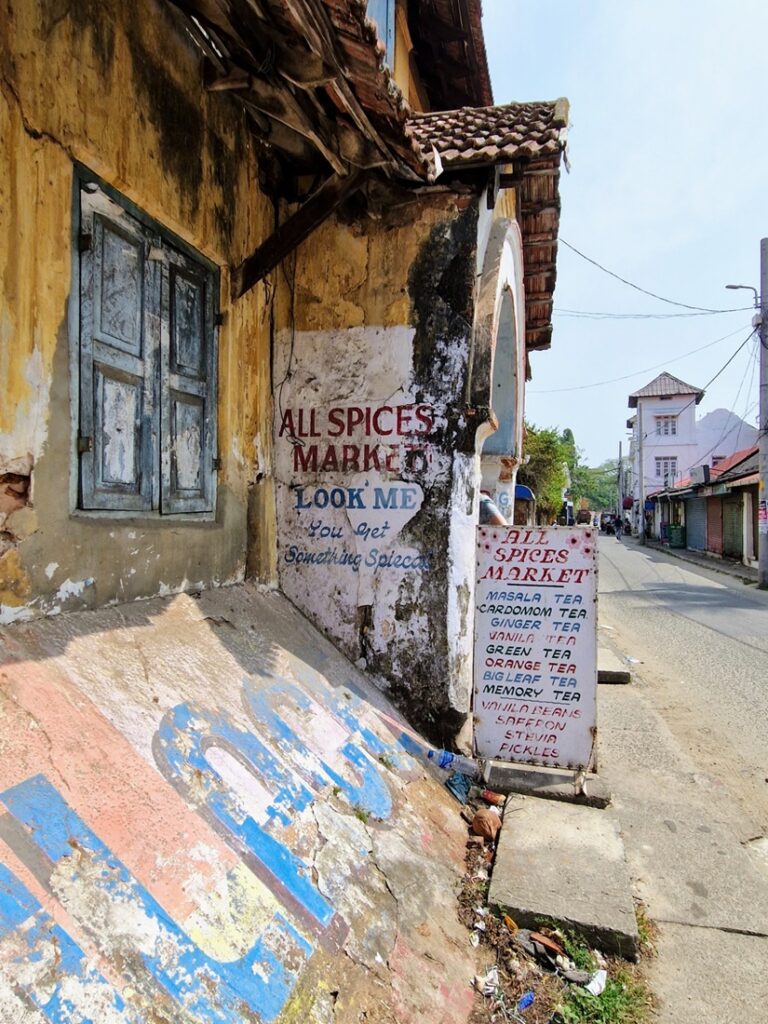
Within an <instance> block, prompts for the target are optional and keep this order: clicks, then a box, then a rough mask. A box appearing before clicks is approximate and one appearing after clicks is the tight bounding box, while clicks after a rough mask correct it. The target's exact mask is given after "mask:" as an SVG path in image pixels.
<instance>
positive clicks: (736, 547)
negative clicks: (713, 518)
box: [723, 494, 744, 561]
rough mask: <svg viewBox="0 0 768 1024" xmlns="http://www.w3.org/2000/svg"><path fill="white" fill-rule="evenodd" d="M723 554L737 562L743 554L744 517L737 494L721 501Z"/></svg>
mask: <svg viewBox="0 0 768 1024" xmlns="http://www.w3.org/2000/svg"><path fill="white" fill-rule="evenodd" d="M723 554H724V555H725V556H726V558H738V559H739V561H741V558H742V556H743V554H744V517H743V513H742V508H741V497H740V495H738V494H729V495H728V497H727V498H724V499H723Z"/></svg>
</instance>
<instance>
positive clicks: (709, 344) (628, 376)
mask: <svg viewBox="0 0 768 1024" xmlns="http://www.w3.org/2000/svg"><path fill="white" fill-rule="evenodd" d="M744 330H746V325H744V324H743V325H742V326H741V327H738V328H737V329H736V330H735V331H731V333H730V334H724V335H723V336H722V337H721V338H715V340H714V341H708V342H707V344H706V345H701V346H700V347H699V348H692V349H691V350H690V351H689V352H683V353H682V355H679V356H673V357H672V358H671V359H665V360H664V362H663V363H656V365H655V366H647V367H646V368H645V369H644V370H634V371H633V372H632V373H625V374H624V375H623V376H622V377H611V378H610V379H609V380H598V381H595V382H594V383H593V384H575V385H573V386H572V387H569V388H545V389H543V390H541V391H536V390H529V391H528V392H527V393H528V394H529V395H554V394H560V393H561V392H563V391H586V390H588V389H589V388H601V387H603V386H604V385H605V384H618V383H619V382H620V381H622V380H630V379H631V378H632V377H640V376H641V375H642V374H644V373H650V372H651V371H652V370H659V369H661V367H662V366H669V365H670V363H677V362H679V361H680V360H681V359H687V358H688V356H692V355H695V354H696V353H697V352H703V351H704V349H705V348H712V346H713V345H719V344H720V342H721V341H726V340H727V339H728V338H732V337H733V336H734V335H736V334H741V332H742V331H744Z"/></svg>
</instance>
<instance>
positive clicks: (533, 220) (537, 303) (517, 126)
mask: <svg viewBox="0 0 768 1024" xmlns="http://www.w3.org/2000/svg"><path fill="white" fill-rule="evenodd" d="M567 125H568V101H567V100H565V99H560V100H555V101H552V102H542V103H507V104H505V105H504V106H500V107H461V109H459V110H448V111H442V112H439V113H432V114H412V115H411V117H410V118H409V119H408V121H407V128H408V131H409V132H410V135H411V137H412V138H413V139H414V141H416V142H417V143H418V144H419V145H420V146H421V148H422V150H423V151H424V153H425V155H426V154H427V153H429V152H431V150H432V147H434V149H435V150H436V151H437V153H438V154H439V156H440V160H441V162H442V165H443V168H444V171H445V173H446V174H448V175H450V174H451V173H452V174H453V175H454V176H455V175H456V174H460V173H461V172H463V171H469V172H473V171H474V169H475V168H484V167H487V168H491V167H493V166H494V165H503V169H501V177H500V182H499V183H500V186H501V187H502V188H504V187H509V186H510V185H514V186H516V187H517V189H518V200H519V202H518V219H519V222H520V228H521V233H522V236H523V264H524V277H525V321H526V332H525V333H526V347H527V349H528V350H531V349H544V348H549V345H550V342H551V339H552V300H553V293H554V290H555V279H556V276H557V267H556V259H557V233H558V230H559V225H560V192H559V181H560V162H561V159H562V156H563V152H564V150H565V136H566V129H567ZM438 179H439V176H438ZM505 179H506V181H505Z"/></svg>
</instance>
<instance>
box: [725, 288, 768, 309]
mask: <svg viewBox="0 0 768 1024" xmlns="http://www.w3.org/2000/svg"><path fill="white" fill-rule="evenodd" d="M725 287H726V288H729V289H730V290H731V291H732V292H736V291H745V292H752V294H753V295H754V296H755V309H760V296H759V295H758V294H757V288H753V287H752V285H751V284H727V285H726V286H725Z"/></svg>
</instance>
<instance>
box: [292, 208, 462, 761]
mask: <svg viewBox="0 0 768 1024" xmlns="http://www.w3.org/2000/svg"><path fill="white" fill-rule="evenodd" d="M477 244H478V200H477V199H476V198H473V197H468V196H462V195H456V194H453V193H449V192H435V193H433V194H431V195H428V196H421V197H419V198H418V199H414V198H413V197H407V196H405V195H403V194H397V193H393V194H392V196H391V201H390V202H385V203H383V204H382V212H381V214H380V216H376V217H367V216H364V215H363V216H359V217H357V218H355V219H352V218H351V217H350V218H349V219H345V217H344V216H343V215H342V216H340V217H338V218H336V219H334V220H333V221H331V222H328V223H327V224H326V225H324V226H323V228H322V229H320V230H318V231H317V232H316V233H315V234H314V235H313V236H312V237H311V238H310V239H309V240H308V241H307V242H305V243H304V245H303V246H302V247H301V249H300V250H299V252H298V254H297V256H296V258H295V260H291V261H289V264H288V265H287V266H286V271H285V274H284V275H281V277H280V292H281V295H280V302H279V324H280V327H281V329H280V330H279V331H278V335H277V348H276V356H275V381H276V385H277V388H276V401H275V446H276V447H275V476H276V488H277V508H278V535H279V552H278V564H279V576H280V584H281V587H282V589H283V590H284V591H285V593H286V594H287V595H288V596H289V597H290V598H291V599H292V600H293V601H294V603H296V604H297V605H298V606H299V607H300V608H301V609H302V610H303V611H304V612H305V613H306V614H307V615H309V617H310V618H311V619H312V620H313V621H314V622H315V623H317V624H318V625H319V626H320V627H321V628H322V629H323V630H324V631H325V632H326V633H327V634H328V635H329V636H331V637H332V638H333V639H334V640H335V641H336V642H337V644H339V646H340V647H341V648H342V649H343V650H344V651H345V652H346V653H347V654H348V655H349V656H350V657H351V658H352V659H354V660H359V659H364V660H365V663H366V666H367V668H368V669H369V671H371V672H372V673H373V674H374V675H375V676H377V677H378V678H379V679H380V681H381V682H382V685H384V686H386V687H387V688H388V690H389V692H390V693H391V694H392V695H393V696H394V697H396V698H397V699H398V701H399V703H400V704H401V706H403V707H404V708H406V709H407V711H408V713H409V714H410V716H411V718H412V720H413V721H416V722H418V723H419V724H420V725H421V726H422V727H423V728H424V729H426V730H427V731H428V732H429V733H430V734H431V735H432V736H434V737H435V739H437V740H444V741H445V742H449V741H450V740H451V738H452V737H453V735H454V734H455V733H456V732H457V731H458V729H459V728H460V726H461V725H462V723H463V721H464V719H465V716H466V714H467V713H468V711H469V699H470V689H471V656H470V651H469V647H468V642H469V641H470V640H471V633H472V618H471V589H472V586H473V579H472V578H470V577H471V573H472V572H473V569H474V557H473V555H472V557H471V564H470V566H469V571H468V568H467V564H466V559H465V558H464V556H463V555H461V554H458V552H459V550H460V549H462V550H464V549H466V550H470V551H471V552H473V551H474V526H475V520H474V511H475V482H476V479H479V470H478V464H477V462H476V458H475V455H474V444H473V443H471V444H470V447H469V450H465V449H466V443H467V441H466V439H467V436H468V434H470V435H471V434H472V433H473V428H472V427H471V426H470V425H468V424H467V422H466V417H465V394H466V389H467V371H468V363H469V353H470V346H471V339H472V327H473V315H474V291H475V273H476V271H475V267H476V261H477ZM294 282H295V289H294ZM292 290H295V302H294V303H292V302H291V293H292ZM292 307H294V308H295V324H292V323H291V311H292ZM457 531H458V533H457ZM457 555H458V557H457Z"/></svg>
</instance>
